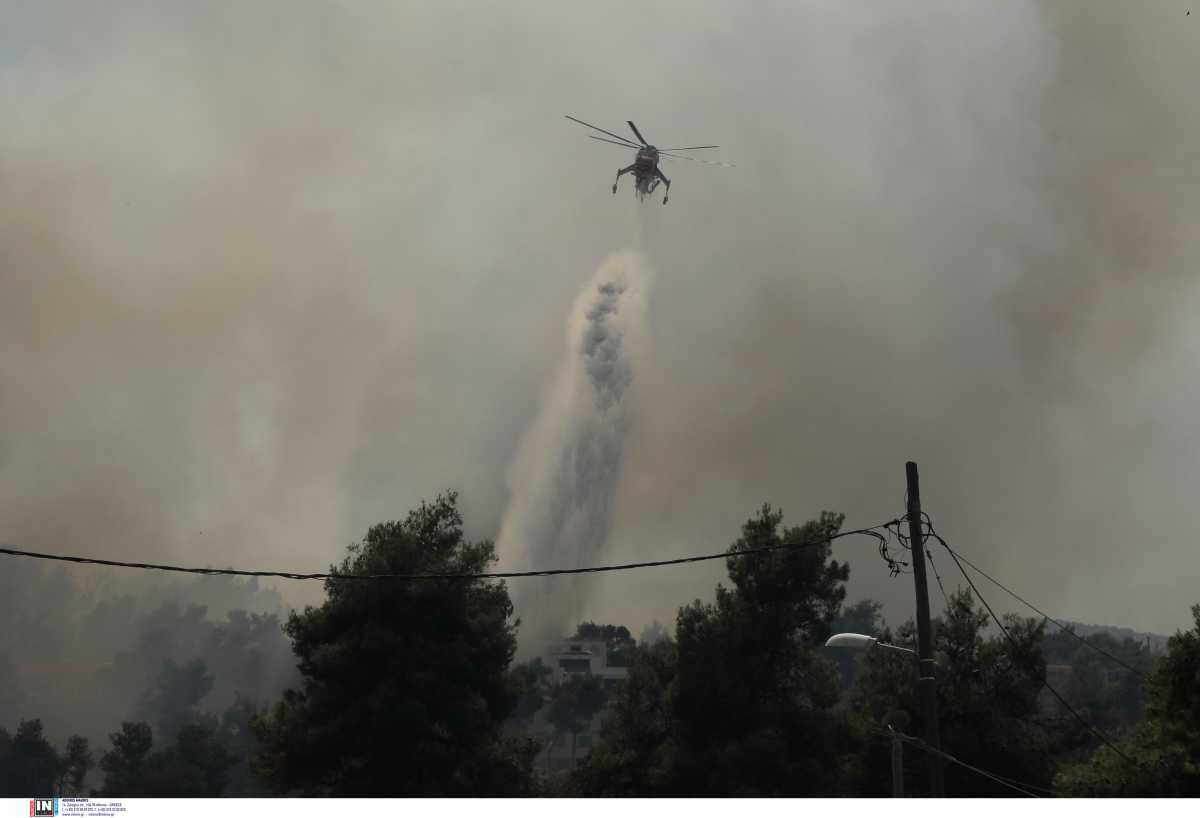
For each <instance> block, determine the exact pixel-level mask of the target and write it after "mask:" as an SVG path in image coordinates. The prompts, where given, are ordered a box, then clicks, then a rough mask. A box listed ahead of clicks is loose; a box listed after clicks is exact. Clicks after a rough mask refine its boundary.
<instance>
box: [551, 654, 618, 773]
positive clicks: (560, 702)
mask: <svg viewBox="0 0 1200 818" xmlns="http://www.w3.org/2000/svg"><path fill="white" fill-rule="evenodd" d="M607 700H608V696H607V694H606V693H605V691H604V685H603V684H601V682H600V679H599V678H597V677H595V676H584V675H572V676H571V677H569V678H568V679H566V680H565V681H564V682H562V683H561V684H558V685H556V686H555V687H554V689H553V690H552V691H551V693H550V705H549V707H548V708H547V710H546V720H547V721H549V722H550V723H551V724H552V725H554V729H555V732H556V734H557V735H556V738H557V736H562V735H569V736H570V737H571V766H572V767H574V766H575V762H576V759H577V757H578V756H577V749H578V748H577V746H576V745H577V742H578V740H579V734H580V733H582V732H584V730H585V729H586V728H587V727H588V726H589V725H590V724H591V723H592V719H594V718H595V717H596V714H597V713H599V712H600V711H601V710H603V709H604V705H605V702H607Z"/></svg>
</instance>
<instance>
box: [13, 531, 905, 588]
mask: <svg viewBox="0 0 1200 818" xmlns="http://www.w3.org/2000/svg"><path fill="white" fill-rule="evenodd" d="M885 525H888V524H886V523H885V524H881V525H875V526H871V527H869V528H856V529H854V530H852V531H840V532H838V533H836V534H831V535H829V536H827V537H821V538H819V539H816V540H805V541H804V542H799V543H781V544H779V545H767V546H763V547H761V548H747V549H745V550H743V551H722V552H721V553H720V554H703V555H700V556H693V557H679V558H677V559H670V560H654V561H650V562H627V563H622V564H620V565H598V566H592V567H588V568H553V569H545V570H540V571H495V572H484V573H476V574H456V573H427V574H341V573H332V572H330V573H312V574H304V573H297V572H293V571H242V570H237V569H234V568H187V567H184V566H179V565H162V564H158V563H150V562H124V561H121V560H105V559H98V558H94V557H77V556H66V555H62V554H43V553H39V552H37V551H24V550H20V549H17V548H6V547H0V554H3V555H7V556H12V557H28V558H30V559H39V560H52V561H55V562H71V563H76V564H82V565H104V566H109V567H113V568H136V569H140V570H145V571H173V572H176V573H182V574H200V575H203V576H235V577H274V578H278V579H321V580H326V579H355V580H380V579H396V580H423V579H460V580H476V579H517V578H521V577H551V576H560V575H564V574H599V573H606V572H609V571H630V570H633V569H636V568H660V567H663V566H667V565H685V564H688V563H693V562H705V561H707V560H719V559H727V558H729V557H743V556H749V555H752V554H765V553H768V552H771V551H786V550H796V549H803V548H819V547H822V546H825V545H828V544H829V543H831V542H833V541H834V540H838V539H841V538H843V537H852V536H857V535H862V536H866V537H874V538H875V539H882V538H883V535H882V534H880V533H879V531H878V530H877V529H880V528H884V526H885Z"/></svg>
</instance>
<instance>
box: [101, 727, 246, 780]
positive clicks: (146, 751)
mask: <svg viewBox="0 0 1200 818" xmlns="http://www.w3.org/2000/svg"><path fill="white" fill-rule="evenodd" d="M110 739H111V740H112V749H111V750H109V751H108V752H106V753H105V754H104V755H103V756H101V758H100V769H102V770H104V772H105V774H106V775H105V778H104V786H103V788H102V789H101V790H100V794H101V795H107V796H117V797H145V798H174V797H196V798H215V797H217V796H220V795H223V794H224V791H225V781H226V775H227V771H228V770H229V768H230V767H231V766H233V764H234V759H233V757H232V755H231V754H230V753H229V751H228V750H227V749H226V748H225V747H224V746H223V745H222V743H221V741H220V740H219V737H218V734H217V720H216V719H215V718H213V717H211V716H201V717H199V718H197V719H196V720H195V721H193V722H191V723H189V724H185V725H183V726H182V727H180V728H179V732H178V734H177V735H176V737H175V741H174V742H173V743H172V744H170V745H169V746H167V747H166V748H164V749H162V750H159V751H156V752H151V751H152V749H153V746H154V734H153V731H152V730H151V729H150V725H149V724H146V723H145V722H123V723H122V724H121V732H119V733H113V734H112V735H111V736H110Z"/></svg>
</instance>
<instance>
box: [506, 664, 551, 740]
mask: <svg viewBox="0 0 1200 818" xmlns="http://www.w3.org/2000/svg"><path fill="white" fill-rule="evenodd" d="M550 674H551V670H550V668H549V667H548V666H547V665H546V663H545V662H543V661H542V657H540V656H537V657H535V658H533V659H530V660H529V661H528V662H522V663H521V664H519V665H517V666H516V667H514V668H513V669H512V671H511V677H512V685H513V689H514V691H515V692H516V695H517V703H516V706H515V707H514V708H513V712H512V716H511V718H512V720H513V721H514V722H515V723H516V724H517V725H518V726H519V727H521V728H527V727H528V726H529V725H530V723H531V722H532V721H533V717H534V716H536V715H537V714H538V712H539V711H541V709H542V708H543V707H544V706H545V705H546V695H547V690H548V689H549V686H550Z"/></svg>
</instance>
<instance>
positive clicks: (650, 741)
mask: <svg viewBox="0 0 1200 818" xmlns="http://www.w3.org/2000/svg"><path fill="white" fill-rule="evenodd" d="M678 667H679V662H678V656H677V653H676V646H675V643H674V642H673V641H672V640H670V639H659V640H656V641H654V642H652V643H650V644H644V645H638V646H637V647H636V648H635V649H634V650H633V651H632V653H631V656H630V663H629V677H628V678H627V679H626V680H625V681H624V682H623V683H622V684H621V686H620V687H619V688H617V691H616V692H615V693H614V694H613V696H612V698H611V701H610V704H609V709H608V717H607V721H606V723H605V726H604V729H603V733H602V736H603V741H601V742H600V744H599V745H598V746H597V747H596V748H595V749H594V750H593V751H592V754H591V755H590V756H588V758H587V761H586V762H585V763H584V764H582V765H580V766H579V768H578V769H577V770H576V771H575V773H573V774H572V777H571V781H570V782H569V791H570V792H571V793H573V794H582V795H595V796H618V797H619V796H630V795H636V796H643V797H644V796H652V795H666V794H670V793H671V792H673V791H674V787H673V778H672V776H673V759H674V757H675V751H676V738H675V730H676V724H675V716H674V712H673V706H672V705H673V693H672V691H673V689H674V683H675V676H676V673H677V671H678Z"/></svg>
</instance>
